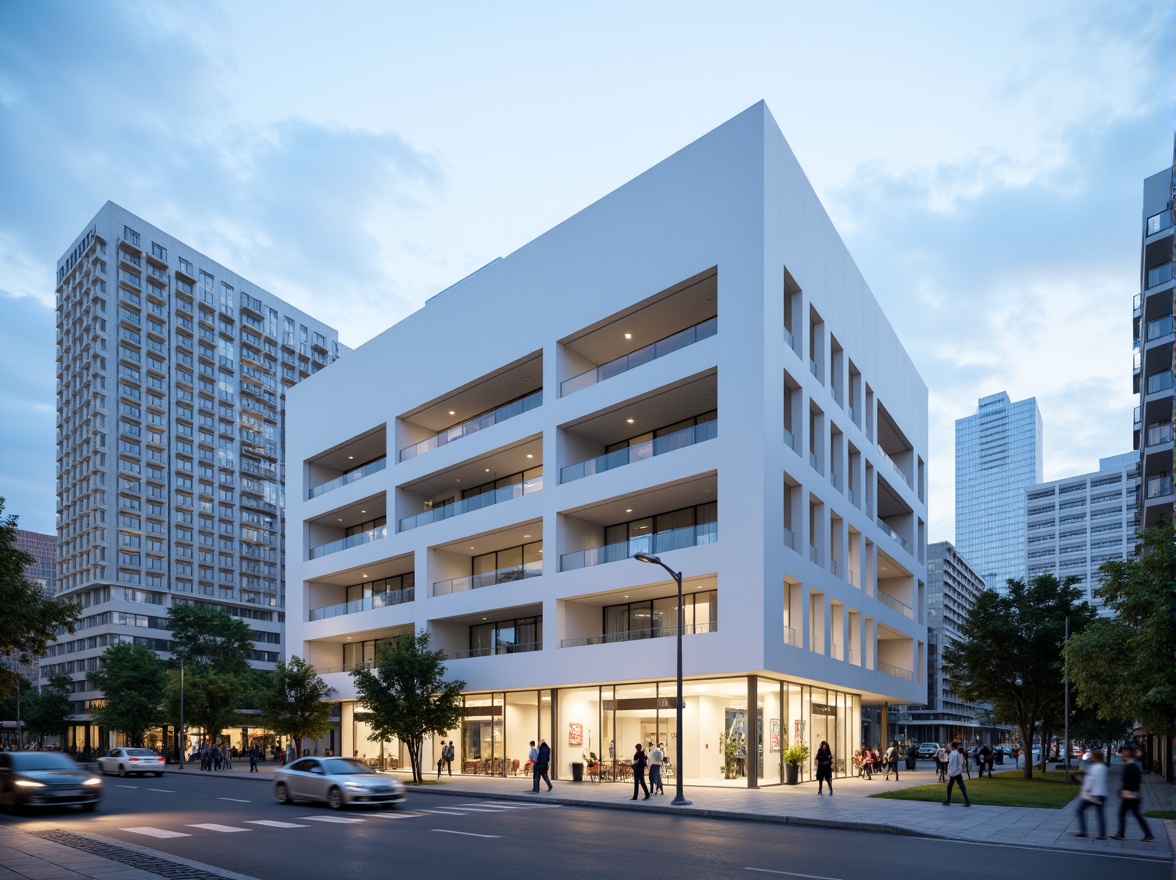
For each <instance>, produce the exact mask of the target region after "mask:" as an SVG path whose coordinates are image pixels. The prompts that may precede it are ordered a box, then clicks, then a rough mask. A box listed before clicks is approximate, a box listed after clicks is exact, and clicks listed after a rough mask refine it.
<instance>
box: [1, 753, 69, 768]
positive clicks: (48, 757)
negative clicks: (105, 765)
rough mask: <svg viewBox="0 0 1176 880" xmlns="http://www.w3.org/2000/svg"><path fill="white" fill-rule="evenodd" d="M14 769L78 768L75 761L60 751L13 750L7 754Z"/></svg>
mask: <svg viewBox="0 0 1176 880" xmlns="http://www.w3.org/2000/svg"><path fill="white" fill-rule="evenodd" d="M9 760H11V761H12V768H13V769H14V770H80V769H81V768H80V767H78V765H77V762H75V761H74V760H73V758H71V757H69V755H63V754H61V753H60V752H23V753H22V752H15V753H12V754H10V755H9Z"/></svg>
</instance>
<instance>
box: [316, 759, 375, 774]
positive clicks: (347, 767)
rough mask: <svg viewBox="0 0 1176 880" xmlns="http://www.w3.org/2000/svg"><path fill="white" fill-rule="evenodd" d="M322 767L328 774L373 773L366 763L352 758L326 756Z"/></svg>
mask: <svg viewBox="0 0 1176 880" xmlns="http://www.w3.org/2000/svg"><path fill="white" fill-rule="evenodd" d="M323 767H324V768H325V769H326V771H327V774H328V775H330V776H349V775H351V774H353V773H368V774H371V773H374V772H375V771H374V770H372V769H371V768H369V767H368V766H367V765H366V764H363V763H360V762H359V761H357V760H355V759H354V758H328V759H327V760H325V761H323Z"/></svg>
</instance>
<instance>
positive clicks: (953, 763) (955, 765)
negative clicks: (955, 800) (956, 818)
mask: <svg viewBox="0 0 1176 880" xmlns="http://www.w3.org/2000/svg"><path fill="white" fill-rule="evenodd" d="M967 760H968V753H967V752H965V751H964V746H963V744H962V743H960V742H959V741H958V740H956V741H954V742H952V744H951V754H950V755H948V756H947V800H945V801H944V802H943V805H944V806H945V807H950V806H951V789H952V786H954V785H958V786H959V787H960V794H962V795H963V796H964V806H965V807H970V806H972V802H971V801H970V800H968V789H967V787H966V786H965V785H964V765H965V764H966V762H967Z"/></svg>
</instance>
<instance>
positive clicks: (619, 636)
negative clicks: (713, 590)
mask: <svg viewBox="0 0 1176 880" xmlns="http://www.w3.org/2000/svg"><path fill="white" fill-rule="evenodd" d="M718 631H719V625H718V623H717V622H715V621H707V622H706V623H688V624H686V625H685V626H684V627H682V635H683V636H692V635H699V634H701V633H710V632H718ZM677 634H678V627H676V626H658V627H651V628H650V629H635V630H626V631H625V632H615V633H605V634H604V635H599V636H581V637H579V638H575V639H562V640H561V641H560V643H559V646H560V647H561V648H575V647H579V646H580V645H612V644H616V643H618V642H639V641H644V640H646V639H662V638H666V637H667V636H676V635H677Z"/></svg>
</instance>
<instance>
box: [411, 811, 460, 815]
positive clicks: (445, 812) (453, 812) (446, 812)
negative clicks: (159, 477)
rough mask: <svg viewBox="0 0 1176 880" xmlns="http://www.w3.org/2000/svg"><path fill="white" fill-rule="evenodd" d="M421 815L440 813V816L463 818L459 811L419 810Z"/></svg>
mask: <svg viewBox="0 0 1176 880" xmlns="http://www.w3.org/2000/svg"><path fill="white" fill-rule="evenodd" d="M421 812H422V813H440V814H441V815H442V816H464V815H465V813H463V812H461V811H460V810H421Z"/></svg>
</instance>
